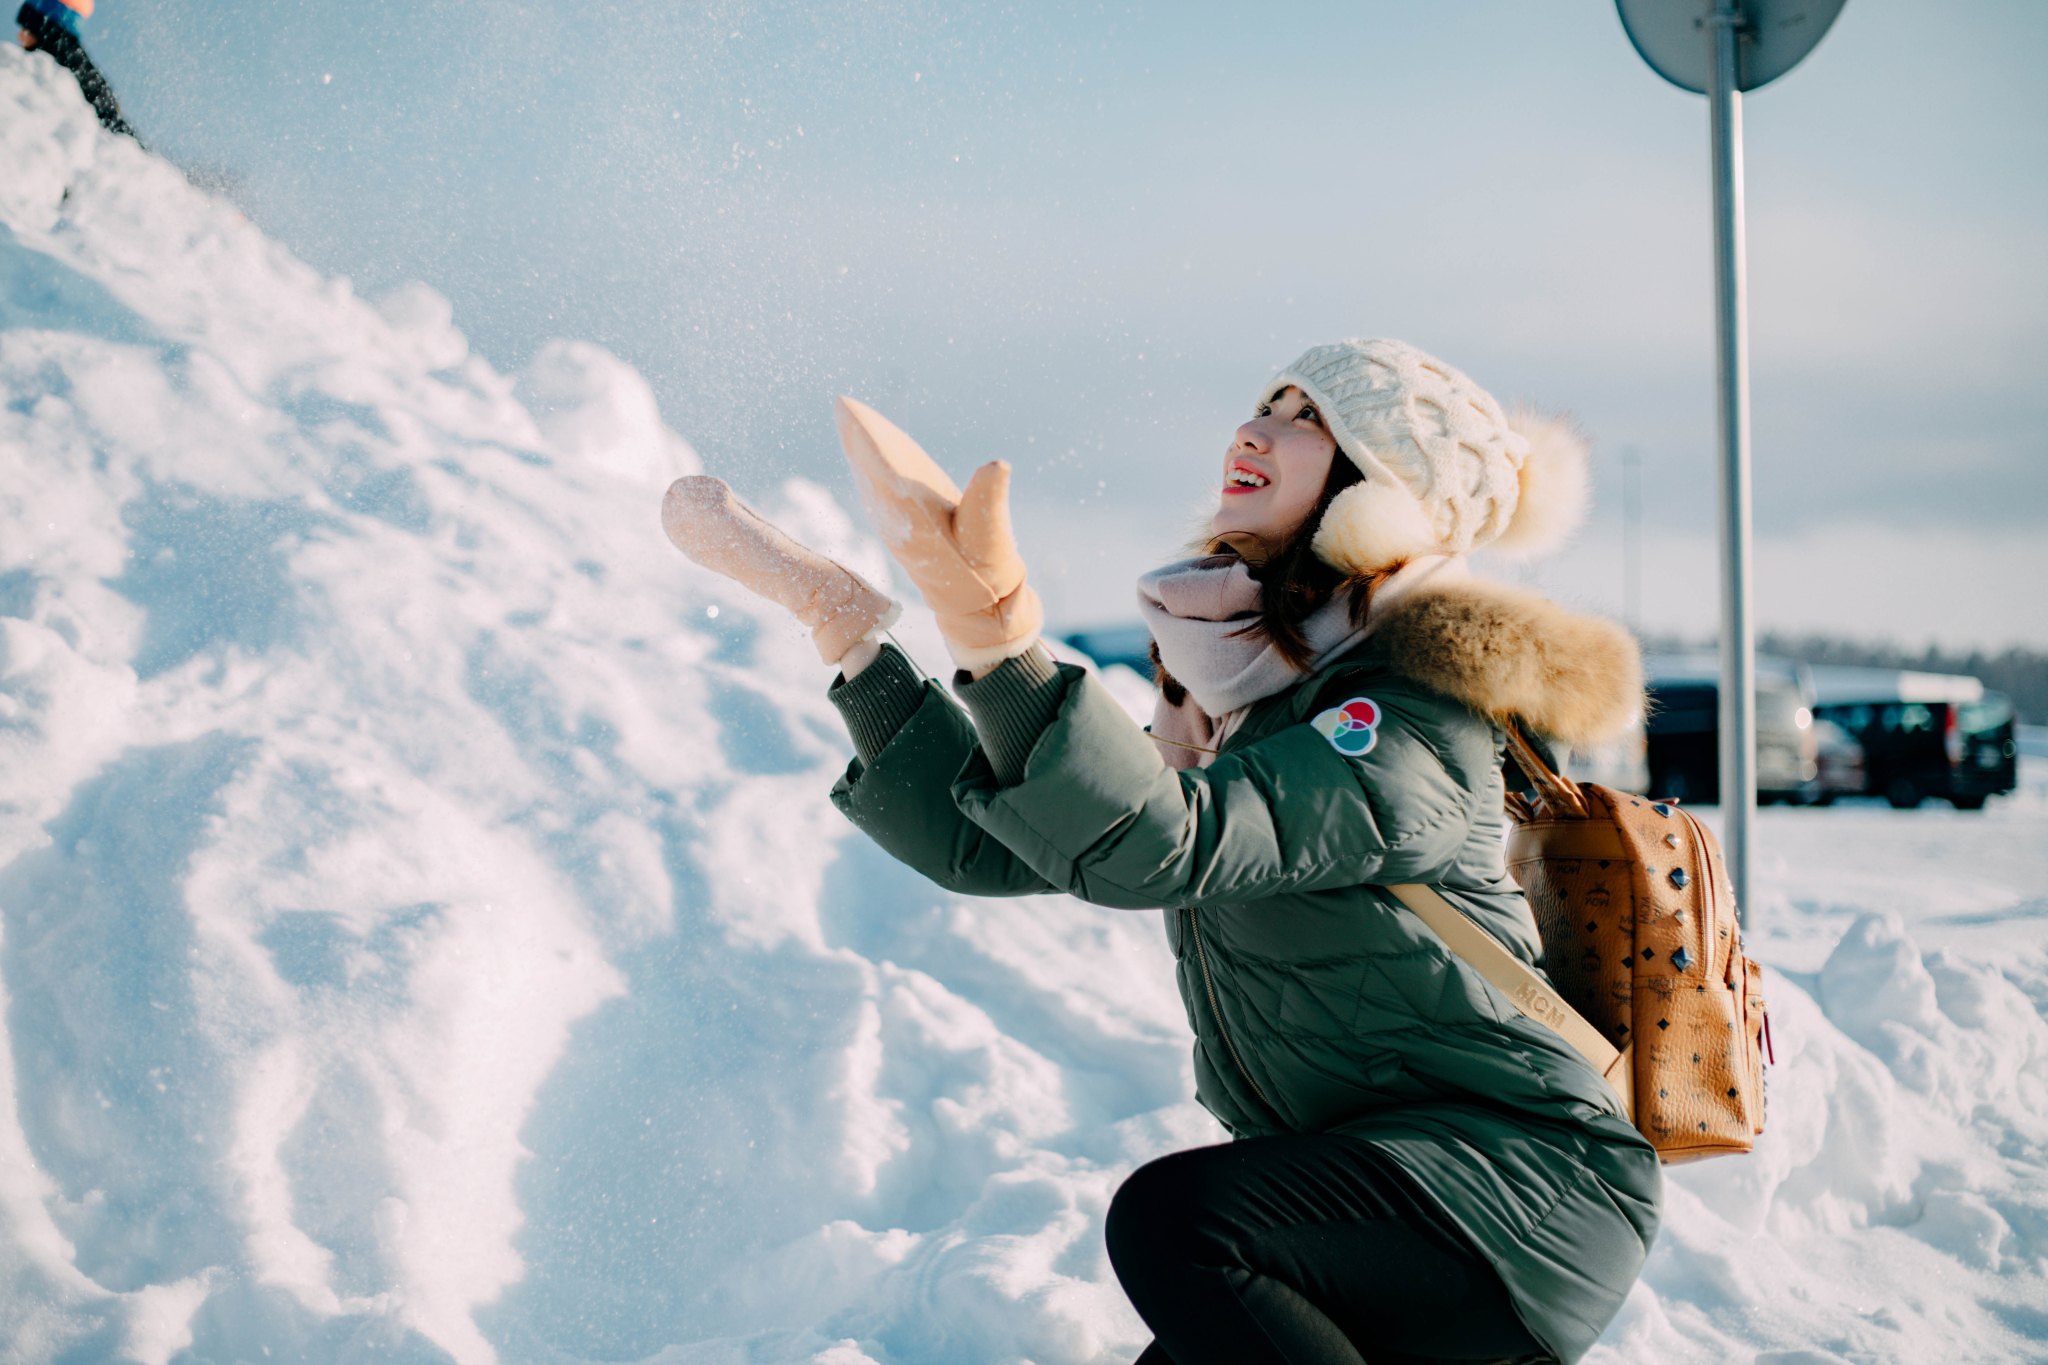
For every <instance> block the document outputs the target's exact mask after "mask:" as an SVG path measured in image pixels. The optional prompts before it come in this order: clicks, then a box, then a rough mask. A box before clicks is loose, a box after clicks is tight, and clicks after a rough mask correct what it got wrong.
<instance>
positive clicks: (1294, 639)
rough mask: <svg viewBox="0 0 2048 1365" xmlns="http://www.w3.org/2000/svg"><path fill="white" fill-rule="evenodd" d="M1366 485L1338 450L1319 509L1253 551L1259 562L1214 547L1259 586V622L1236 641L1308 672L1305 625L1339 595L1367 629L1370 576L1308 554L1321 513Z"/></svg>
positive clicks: (1232, 547)
mask: <svg viewBox="0 0 2048 1365" xmlns="http://www.w3.org/2000/svg"><path fill="white" fill-rule="evenodd" d="M1364 481H1365V475H1364V474H1363V473H1361V472H1360V471H1359V468H1358V466H1357V465H1355V464H1353V463H1352V462H1351V457H1350V456H1348V455H1346V454H1345V453H1344V452H1343V451H1342V450H1341V449H1340V450H1337V451H1335V452H1333V453H1332V454H1331V456H1330V473H1329V475H1328V476H1327V477H1326V478H1325V479H1324V480H1323V491H1322V495H1321V496H1320V497H1318V498H1317V499H1316V505H1315V507H1314V508H1313V509H1311V510H1310V512H1309V514H1308V515H1307V516H1306V517H1304V518H1302V522H1301V525H1299V526H1297V527H1296V528H1295V529H1294V531H1293V533H1292V534H1290V535H1289V536H1288V537H1287V538H1286V539H1285V540H1283V541H1281V542H1280V544H1279V545H1277V546H1275V547H1272V548H1270V549H1268V548H1267V547H1265V546H1264V545H1255V546H1254V547H1253V548H1254V553H1255V554H1258V555H1260V556H1261V557H1260V558H1259V559H1257V560H1256V561H1255V560H1254V559H1253V556H1252V555H1248V554H1246V553H1245V547H1244V546H1242V545H1237V544H1231V543H1228V542H1226V541H1223V540H1214V541H1211V542H1210V544H1209V551H1210V553H1211V554H1235V555H1237V556H1238V557H1239V558H1241V559H1243V560H1244V561H1245V564H1246V567H1247V568H1248V569H1249V570H1250V571H1251V576H1252V580H1253V581H1254V582H1256V583H1257V584H1258V585H1259V589H1260V591H1259V614H1258V617H1257V619H1255V620H1254V621H1252V623H1251V624H1250V625H1248V626H1246V627H1244V628H1243V629H1242V630H1239V631H1236V632H1234V633H1235V634H1236V635H1238V636H1239V637H1242V638H1244V639H1251V640H1257V639H1266V640H1270V641H1272V642H1273V648H1275V649H1277V650H1279V651H1280V657H1281V658H1283V659H1285V660H1286V661H1287V662H1288V663H1289V664H1292V665H1293V666H1294V667H1295V668H1299V669H1306V668H1307V667H1308V666H1309V665H1310V664H1311V663H1313V662H1315V657H1316V655H1315V650H1314V649H1312V648H1311V647H1310V646H1309V642H1308V637H1307V636H1305V635H1303V634H1302V633H1301V626H1302V622H1304V621H1306V620H1308V618H1309V617H1311V616H1313V615H1314V614H1315V613H1316V611H1317V610H1318V609H1320V608H1321V607H1322V606H1323V604H1324V603H1326V602H1328V601H1329V600H1330V599H1331V598H1332V597H1333V596H1335V595H1336V594H1338V593H1340V592H1344V593H1349V594H1350V595H1351V619H1352V622H1353V623H1354V624H1356V625H1364V624H1365V610H1366V602H1367V598H1368V596H1369V589H1370V588H1371V585H1372V575H1371V574H1347V573H1345V572H1344V571H1343V570H1342V569H1333V568H1331V567H1330V566H1329V565H1328V564H1325V563H1323V561H1322V560H1320V559H1317V558H1316V555H1315V551H1314V550H1313V549H1312V548H1310V547H1311V544H1312V542H1314V540H1315V538H1316V531H1317V529H1318V528H1319V527H1321V526H1322V524H1323V513H1325V512H1327V511H1329V509H1330V504H1331V503H1332V502H1334V501H1336V499H1337V495H1338V494H1339V493H1342V492H1343V491H1344V490H1345V489H1347V488H1349V487H1351V485H1353V484H1355V483H1363V482H1364ZM1232 539H1233V540H1236V539H1238V537H1232Z"/></svg>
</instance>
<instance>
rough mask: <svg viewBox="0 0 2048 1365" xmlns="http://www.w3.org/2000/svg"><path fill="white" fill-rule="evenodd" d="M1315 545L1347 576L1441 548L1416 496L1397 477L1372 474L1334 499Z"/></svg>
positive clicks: (1326, 560)
mask: <svg viewBox="0 0 2048 1365" xmlns="http://www.w3.org/2000/svg"><path fill="white" fill-rule="evenodd" d="M1309 549H1311V550H1313V551H1314V552H1315V556H1316V558H1317V559H1320V560H1322V561H1323V563H1325V564H1328V565H1329V566H1330V567H1332V568H1335V569H1341V570H1343V571H1344V572H1345V573H1347V574H1362V573H1378V572H1380V570H1382V569H1387V568H1391V567H1392V566H1394V565H1396V564H1405V563H1407V562H1408V561H1409V560H1411V559H1415V558H1417V557H1418V556H1421V555H1427V554H1436V553H1437V552H1438V550H1439V543H1438V536H1437V533H1436V529H1435V528H1434V527H1432V526H1431V525H1430V524H1429V517H1428V516H1427V515H1425V514H1424V512H1423V510H1422V504H1421V503H1419V502H1417V501H1416V500H1415V495H1414V494H1413V493H1410V492H1409V491H1408V490H1407V489H1406V488H1403V487H1402V486H1401V485H1400V484H1398V483H1396V482H1394V481H1393V480H1391V479H1385V478H1380V479H1374V478H1370V477H1368V478H1367V479H1366V481H1365V482H1364V483H1354V484H1352V485H1351V487H1349V488H1347V489H1345V490H1344V491H1343V492H1341V493H1339V494H1338V495H1337V496H1336V497H1335V498H1332V499H1331V500H1330V506H1329V508H1328V509H1327V510H1326V511H1324V513H1323V521H1322V525H1320V526H1318V527H1317V528H1316V535H1315V539H1314V540H1312V541H1310V542H1309Z"/></svg>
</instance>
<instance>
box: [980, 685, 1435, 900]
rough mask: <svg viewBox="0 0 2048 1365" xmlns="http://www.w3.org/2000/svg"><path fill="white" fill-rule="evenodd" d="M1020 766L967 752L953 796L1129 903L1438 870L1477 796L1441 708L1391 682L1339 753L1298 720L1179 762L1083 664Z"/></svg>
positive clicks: (1043, 861)
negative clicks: (1349, 747) (1446, 753)
mask: <svg viewBox="0 0 2048 1365" xmlns="http://www.w3.org/2000/svg"><path fill="white" fill-rule="evenodd" d="M1060 671H1061V675H1062V677H1063V678H1064V679H1065V682H1066V692H1065V695H1064V696H1063V698H1062V700H1061V704H1060V708H1059V712H1058V714H1057V716H1056V718H1055V719H1054V721H1053V723H1052V725H1051V727H1050V728H1048V729H1047V730H1046V731H1045V733H1044V734H1043V735H1042V736H1040V738H1039V740H1038V743H1037V745H1036V746H1035V747H1034V748H1033V749H1032V750H1031V754H1030V758H1029V760H1028V762H1027V764H1026V768H1025V773H1024V777H1023V779H1022V780H1021V781H1019V782H1017V783H1015V784H1014V785H1010V786H1004V787H998V786H997V784H996V782H995V779H994V775H993V774H992V773H991V772H990V771H989V769H988V766H987V763H986V761H985V760H983V759H981V758H980V757H979V756H978V755H976V756H974V758H973V759H972V760H971V761H970V762H969V764H968V766H967V768H966V770H965V771H964V772H963V773H962V775H961V778H960V781H958V782H957V783H956V784H955V785H954V788H953V797H954V799H955V800H956V801H957V802H958V803H959V807H960V809H961V810H962V811H964V812H966V814H967V815H968V816H969V817H971V818H972V819H973V821H974V822H975V823H976V824H977V825H979V826H980V827H981V828H982V829H984V830H986V831H988V832H989V833H990V834H991V835H993V836H994V837H995V838H996V839H997V840H999V841H1000V842H1001V843H1003V844H1004V845H1005V846H1007V847H1008V848H1010V849H1011V850H1013V851H1014V852H1015V853H1016V855H1017V856H1018V857H1019V858H1020V859H1021V860H1022V861H1023V862H1025V863H1027V864H1029V865H1030V866H1031V867H1032V868H1033V869H1035V870H1036V872H1037V873H1038V875H1039V876H1040V877H1042V878H1044V880H1045V881H1046V882H1047V883H1049V884H1051V885H1052V886H1054V887H1057V888H1058V889H1060V890H1063V891H1067V892H1069V893H1071V894H1073V895H1075V896H1079V897H1081V898H1082V899H1084V900H1088V901H1092V902H1094V903H1096V904H1098V905H1108V906H1118V907H1123V908H1129V909H1152V908H1171V907H1175V906H1182V905H1199V904H1204V903H1210V904H1214V903H1233V902H1245V901H1254V900H1259V899H1261V898H1264V897H1267V896H1273V895H1278V894H1281V893H1286V892H1301V891H1320V890H1326V889H1329V888H1332V887H1341V886H1356V885H1360V884H1365V883H1377V884H1386V883H1390V882H1408V881H1428V880H1432V879H1433V876H1434V875H1435V874H1437V873H1439V872H1441V871H1442V870H1443V869H1444V868H1445V867H1446V866H1447V865H1449V864H1450V863H1451V862H1452V861H1453V860H1454V859H1455V858H1456V856H1457V853H1458V850H1459V848H1460V846H1461V844H1462V843H1463V841H1464V839H1465V837H1466V834H1467V832H1468V828H1469V824H1470V818H1469V817H1470V812H1469V810H1468V805H1469V803H1470V800H1471V795H1470V793H1469V791H1468V790H1467V789H1466V788H1465V787H1464V786H1463V785H1461V784H1460V783H1459V782H1458V781H1456V780H1455V779H1454V778H1453V777H1452V776H1451V774H1450V773H1449V772H1448V771H1447V770H1446V768H1445V765H1444V763H1443V761H1442V759H1441V758H1440V757H1439V754H1438V752H1437V749H1436V747H1435V745H1434V743H1433V740H1432V736H1431V726H1430V720H1429V717H1430V713H1431V710H1432V707H1433V706H1434V705H1436V703H1432V702H1431V701H1429V700H1428V699H1427V698H1425V697H1423V696H1420V695H1414V696H1409V695H1404V694H1402V693H1401V692H1400V691H1398V690H1394V691H1386V692H1381V693H1379V694H1377V695H1376V696H1375V701H1376V702H1377V703H1378V705H1379V706H1380V708H1381V712H1382V714H1381V717H1380V724H1379V726H1378V727H1377V729H1376V734H1375V738H1374V742H1373V743H1372V745H1371V747H1370V748H1369V749H1368V750H1367V751H1366V752H1365V753H1363V754H1359V755H1356V756H1352V755H1347V754H1345V753H1342V752H1340V751H1339V750H1338V749H1337V748H1336V747H1335V746H1334V745H1333V744H1332V743H1331V742H1330V741H1329V740H1327V739H1325V738H1324V736H1323V735H1322V734H1321V733H1319V732H1318V731H1317V730H1316V729H1314V728H1313V727H1312V726H1310V725H1308V724H1305V723H1304V724H1294V725H1289V726H1286V727H1284V728H1283V729H1281V730H1279V731H1278V732H1276V733H1274V734H1272V735H1270V736H1268V737H1266V738H1264V739H1261V740H1259V741H1258V742H1256V743H1253V744H1250V745H1247V746H1245V747H1244V748H1243V749H1240V750H1236V751H1233V752H1231V753H1228V754H1225V755H1224V756H1223V757H1221V758H1219V759H1217V760H1216V761H1215V762H1214V763H1213V764H1211V765H1210V766H1209V767H1208V768H1205V769H1200V770H1190V771H1186V772H1176V771H1174V770H1173V769H1170V768H1168V767H1167V766H1166V765H1165V764H1164V763H1162V762H1161V761H1160V759H1159V755H1158V750H1157V749H1156V748H1155V746H1154V745H1153V743H1152V741H1151V740H1150V739H1148V738H1147V737H1146V736H1145V733H1144V732H1143V731H1142V730H1140V729H1139V728H1138V727H1137V726H1136V725H1135V724H1133V723H1132V722H1131V720H1130V719H1129V717H1127V716H1126V715H1124V713H1123V711H1122V710H1121V709H1120V708H1119V707H1118V706H1117V704H1116V703H1115V702H1114V701H1113V700H1112V699H1111V698H1110V696H1109V694H1108V693H1107V692H1105V691H1104V690H1103V689H1102V687H1101V686H1100V684H1098V683H1095V682H1094V681H1093V680H1091V679H1089V678H1088V677H1087V675H1086V674H1085V673H1083V672H1082V671H1081V670H1079V669H1076V668H1071V667H1063V668H1062V669H1061V670H1060Z"/></svg>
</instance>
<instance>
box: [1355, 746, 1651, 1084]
mask: <svg viewBox="0 0 2048 1365" xmlns="http://www.w3.org/2000/svg"><path fill="white" fill-rule="evenodd" d="M1508 733H1509V734H1510V735H1513V734H1514V731H1513V730H1510V731H1509V732H1508ZM1545 771H1546V772H1547V771H1548V769H1547V768H1546V769H1545ZM1530 777H1531V778H1532V779H1534V777H1535V774H1534V773H1531V774H1530ZM1576 790H1577V789H1576V788H1574V792H1576ZM1386 889H1387V890H1388V891H1390V892H1392V893H1393V894H1394V896H1395V898H1396V899H1398V900H1399V901H1400V902H1401V904H1403V905H1405V906H1407V907H1408V909H1409V910H1410V911H1411V912H1412V913H1413V914H1414V916H1415V918H1417V919H1419V920H1421V921H1422V922H1423V923H1424V924H1426V925H1428V926H1429V927H1430V929H1431V930H1432V931H1434V932H1435V934H1436V936H1437V937H1438V938H1440V939H1442V940H1443V941H1444V946H1445V947H1446V948H1449V949H1450V950H1451V951H1452V952H1453V953H1456V954H1457V955H1458V956H1459V957H1460V958H1462V959H1463V960H1464V962H1465V965H1466V966H1468V967H1470V968H1471V969H1472V970H1473V971H1475V972H1478V973H1479V975H1480V976H1482V977H1484V978H1486V983H1487V984H1488V985H1489V986H1492V987H1493V988H1494V989H1495V990H1497V991H1499V992H1500V993H1501V994H1502V995H1505V996H1506V997H1507V998H1508V1001H1509V1003H1510V1004H1512V1005H1513V1006H1514V1007H1515V1008H1516V1009H1518V1010H1520V1011H1521V1012H1522V1013H1524V1014H1526V1015H1528V1016H1529V1017H1530V1018H1531V1019H1534V1020H1535V1021H1536V1022H1537V1023H1539V1024H1542V1025H1544V1026H1546V1027H1547V1028H1549V1029H1551V1030H1552V1031H1553V1032H1555V1033H1556V1034H1557V1035H1558V1036H1559V1037H1560V1038H1562V1039H1564V1040H1565V1041H1566V1042H1567V1043H1570V1044H1571V1045H1572V1048H1573V1049H1574V1050H1575V1051H1577V1052H1578V1054H1579V1055H1580V1056H1582V1057H1584V1058H1585V1059H1586V1062H1587V1064H1588V1065H1590V1066H1591V1067H1592V1068H1593V1070H1595V1071H1597V1072H1599V1073H1600V1078H1601V1079H1602V1080H1604V1081H1606V1082H1607V1084H1608V1085H1609V1086H1611V1087H1612V1088H1613V1090H1614V1093H1615V1095H1616V1097H1617V1098H1619V1099H1620V1100H1621V1112H1622V1114H1623V1116H1625V1117H1627V1118H1628V1119H1629V1121H1630V1122H1634V1115H1635V1104H1634V1098H1635V1074H1634V1052H1635V1044H1633V1043H1631V1044H1629V1046H1628V1047H1625V1048H1623V1049H1621V1050H1620V1051H1616V1050H1615V1047H1614V1044H1612V1043H1610V1042H1608V1041H1607V1039H1606V1037H1605V1036H1603V1035H1602V1034H1601V1032H1600V1030H1599V1029H1596V1028H1594V1027H1593V1026H1592V1025H1591V1024H1589V1023H1587V1022H1586V1017H1585V1016H1584V1015H1582V1014H1580V1013H1579V1012H1578V1011H1577V1010H1575V1009H1573V1008H1572V1007H1571V1006H1570V1005H1567V1004H1566V1003H1565V1002H1564V997H1563V996H1561V995H1559V994H1558V993H1557V990H1556V988H1555V987H1553V986H1552V985H1551V984H1550V983H1549V982H1548V981H1545V980H1544V979H1543V978H1542V977H1541V976H1539V975H1538V974H1537V972H1536V969H1535V968H1533V967H1531V966H1530V965H1529V964H1528V963H1526V962H1524V961H1522V959H1520V958H1519V957H1516V956H1515V955H1514V954H1513V953H1511V952H1509V951H1508V950H1507V949H1506V948H1503V947H1502V946H1501V945H1500V944H1499V942H1498V941H1496V940H1495V939H1494V937H1493V935H1491V934H1489V933H1487V932H1486V931H1485V930H1484V929H1481V928H1480V927H1479V926H1478V925H1477V924H1474V923H1473V922H1472V920H1471V918H1470V917H1469V916H1467V915H1466V914H1464V913H1463V912H1462V911H1460V910H1459V909H1458V908H1457V907H1456V906H1455V905H1452V904H1451V903H1450V902H1449V901H1447V900H1445V899H1444V898H1443V895H1442V894H1441V893H1440V892H1438V891H1437V889H1436V888H1435V887H1433V886H1424V885H1422V884H1420V883H1409V884H1406V885H1402V886H1389V887H1388V888H1386Z"/></svg>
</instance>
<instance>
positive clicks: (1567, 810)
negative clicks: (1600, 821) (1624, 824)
mask: <svg viewBox="0 0 2048 1365" xmlns="http://www.w3.org/2000/svg"><path fill="white" fill-rule="evenodd" d="M1507 730H1508V753H1510V754H1511V755H1513V756H1514V760H1515V764H1516V766H1518V767H1519V768H1521V770H1522V772H1523V773H1524V775H1526V776H1527V777H1528V779H1529V782H1530V784H1531V785H1532V786H1534V787H1535V788H1536V790H1537V791H1538V792H1540V793H1541V794H1542V796H1543V800H1544V803H1545V804H1546V805H1548V806H1549V807H1550V809H1551V810H1552V811H1553V812H1555V813H1556V814H1558V815H1562V816H1566V817H1568V818H1570V819H1573V820H1584V819H1585V818H1587V817H1588V816H1589V815H1591V814H1592V811H1591V810H1589V809H1588V808H1587V806H1586V794H1585V793H1584V792H1582V791H1580V790H1579V784H1578V783H1576V782H1574V781H1572V780H1571V779H1570V778H1569V777H1566V776H1564V775H1563V774H1561V773H1555V772H1552V771H1551V770H1550V765H1549V764H1548V763H1545V762H1544V761H1543V756H1542V755H1541V754H1539V753H1537V752H1536V746H1535V745H1533V744H1531V743H1530V742H1529V737H1528V736H1527V735H1525V734H1523V733H1522V726H1521V723H1520V722H1519V721H1517V720H1516V719H1515V718H1514V717H1512V716H1510V717H1509V718H1508V723H1507Z"/></svg>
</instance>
